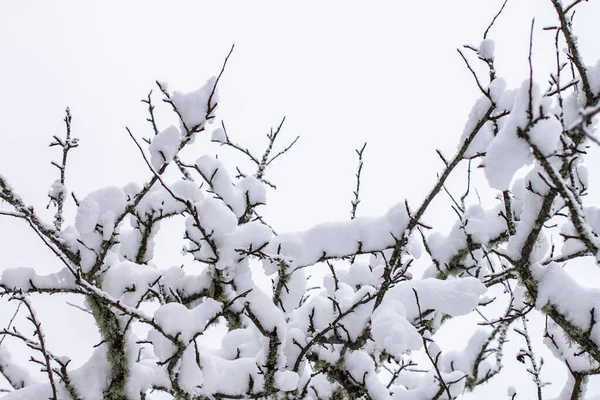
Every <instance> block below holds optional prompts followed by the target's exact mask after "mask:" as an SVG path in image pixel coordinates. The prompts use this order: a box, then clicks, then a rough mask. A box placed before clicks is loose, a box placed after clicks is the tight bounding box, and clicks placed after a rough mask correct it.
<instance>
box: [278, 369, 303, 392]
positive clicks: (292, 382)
mask: <svg viewBox="0 0 600 400" xmlns="http://www.w3.org/2000/svg"><path fill="white" fill-rule="evenodd" d="M298 380H299V376H298V374H297V373H296V372H293V371H275V384H276V385H277V387H278V388H279V389H281V390H283V391H284V392H290V391H292V390H296V389H297V388H298Z"/></svg>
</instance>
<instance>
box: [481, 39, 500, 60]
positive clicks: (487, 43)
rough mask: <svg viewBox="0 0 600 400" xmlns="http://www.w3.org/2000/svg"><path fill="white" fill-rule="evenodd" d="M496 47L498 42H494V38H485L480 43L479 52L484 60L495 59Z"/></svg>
mask: <svg viewBox="0 0 600 400" xmlns="http://www.w3.org/2000/svg"><path fill="white" fill-rule="evenodd" d="M495 49H496V43H494V41H493V40H492V39H483V40H482V41H481V44H480V45H479V51H478V52H477V54H478V55H479V57H481V58H483V59H484V60H493V59H494V50H495Z"/></svg>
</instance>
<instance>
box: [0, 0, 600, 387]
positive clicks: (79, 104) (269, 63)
mask: <svg viewBox="0 0 600 400" xmlns="http://www.w3.org/2000/svg"><path fill="white" fill-rule="evenodd" d="M501 4H502V1H501V0H493V1H492V0H485V1H484V0H456V1H448V0H431V1H403V2H400V1H369V2H366V1H365V2H353V1H302V2H283V1H280V2H274V1H273V2H257V1H253V2H226V1H214V2H206V1H162V2H156V1H102V2H91V1H75V0H73V1H42V0H39V1H27V0H2V1H1V2H0V54H1V58H0V60H1V61H0V90H1V92H0V93H1V94H2V95H1V96H0V139H1V140H0V173H1V174H3V175H5V176H6V177H7V178H8V179H9V181H10V182H12V184H13V185H14V187H15V188H16V189H17V190H18V192H19V193H21V194H22V195H23V196H24V198H25V200H26V201H27V202H28V203H29V204H33V205H35V206H36V208H37V209H39V210H40V211H42V210H43V209H44V208H45V206H46V204H47V198H46V197H45V196H46V192H47V191H48V189H49V187H50V184H51V183H52V181H53V180H54V179H56V176H57V174H56V171H55V170H54V169H53V168H51V167H50V164H49V160H50V159H52V158H54V159H57V158H58V152H57V151H56V150H55V149H51V148H48V144H49V142H50V140H51V136H52V135H53V134H62V132H63V122H62V118H63V116H64V109H65V107H66V106H70V107H71V110H72V114H73V130H74V134H75V135H76V136H77V137H79V138H80V140H81V146H80V148H79V149H77V150H75V151H73V152H72V154H71V156H72V157H71V158H70V160H69V163H70V169H69V173H68V177H67V185H68V187H69V188H70V189H71V190H73V191H75V193H77V195H78V196H79V197H83V196H85V195H86V194H87V193H89V192H90V191H92V190H95V189H97V188H99V187H103V186H107V185H119V186H122V185H124V184H126V183H128V182H130V181H134V180H136V181H138V182H140V181H142V180H144V179H147V178H148V176H149V172H148V171H147V169H146V167H145V165H144V162H143V160H142V159H141V157H140V156H139V153H138V152H137V150H136V149H135V147H134V144H133V143H132V142H131V140H130V139H129V137H128V136H127V134H126V131H125V126H129V127H131V129H132V130H133V132H134V133H135V134H136V135H137V136H138V137H142V136H146V137H149V136H150V135H151V131H150V129H149V128H150V127H149V125H148V124H147V122H146V121H145V118H146V109H145V106H144V104H142V103H141V102H140V100H141V99H143V98H145V97H146V96H147V94H148V92H149V91H150V90H151V89H154V92H155V93H154V94H155V96H154V100H155V102H156V103H157V104H159V103H160V102H159V99H160V98H159V96H158V90H157V88H156V87H155V85H154V81H155V80H156V79H159V80H161V81H165V82H168V83H169V84H170V88H171V89H175V90H183V91H189V90H194V89H196V88H198V87H199V86H201V85H202V84H203V83H204V82H205V81H206V79H207V78H208V77H210V76H212V75H215V74H217V73H218V71H219V69H220V67H221V64H222V62H223V59H224V57H225V55H226V54H227V52H228V51H229V48H230V47H231V45H232V44H235V46H236V48H235V51H234V53H233V55H232V57H231V59H230V63H229V65H228V68H227V70H226V72H225V75H224V77H223V80H222V84H221V85H220V94H221V101H220V109H219V112H218V119H219V121H220V120H221V119H223V120H224V121H225V124H226V126H227V128H228V132H229V134H230V135H231V136H232V139H234V140H236V141H238V142H240V143H243V144H244V145H246V146H248V147H250V148H251V149H255V150H257V151H258V150H261V149H262V148H263V146H264V144H265V138H264V134H265V133H266V132H268V130H269V128H270V127H271V126H275V125H277V124H278V123H279V122H280V120H281V118H282V117H284V116H286V117H287V120H286V123H285V125H284V129H283V133H282V137H281V139H280V140H281V141H282V142H281V144H282V145H283V144H287V142H289V141H291V140H293V139H294V138H295V137H296V136H297V135H300V136H301V138H300V141H299V142H298V144H297V146H296V147H295V148H294V149H293V150H292V151H291V152H290V153H289V154H288V155H287V156H286V157H283V158H281V159H280V160H279V161H278V162H277V163H275V164H273V165H272V168H273V169H272V170H268V171H267V178H268V179H270V180H271V181H272V182H273V183H275V184H276V185H277V186H278V190H277V191H276V192H270V193H269V206H268V207H267V211H265V214H266V216H267V217H268V218H269V220H270V222H271V223H272V224H273V225H274V226H275V227H276V229H278V230H280V231H286V230H296V229H304V228H308V227H310V226H311V225H313V224H315V223H317V222H319V221H326V220H343V219H346V218H348V216H349V212H350V200H351V196H352V190H353V187H354V184H355V181H354V174H355V166H356V157H355V156H356V155H355V153H354V149H355V148H358V147H361V146H362V143H363V142H365V141H367V142H368V146H367V149H366V152H365V167H364V175H363V182H362V190H363V192H362V196H361V197H362V200H363V202H362V203H361V205H360V207H359V214H362V215H379V214H381V213H384V212H385V211H386V210H387V209H388V208H389V207H390V206H392V205H393V204H395V203H398V202H402V201H404V199H405V198H407V199H408V200H409V202H410V204H411V205H412V206H413V207H417V206H418V203H419V202H420V201H421V199H422V198H423V197H424V195H425V193H426V192H427V191H428V190H429V188H430V186H431V184H432V183H433V182H434V180H435V178H436V173H437V172H439V171H440V168H441V163H440V161H439V159H438V158H437V155H436V154H435V149H436V148H440V149H442V151H443V152H444V153H445V154H447V155H448V156H450V155H451V154H452V152H453V151H454V150H455V148H456V145H457V142H458V139H459V138H460V135H461V133H462V129H463V126H464V123H465V121H466V118H467V115H468V112H469V110H470V107H471V106H472V104H473V102H474V101H475V99H476V97H477V96H478V93H477V89H476V86H475V85H474V83H473V80H472V77H471V75H470V73H469V72H468V70H467V69H466V68H465V66H464V63H463V62H462V60H461V58H460V56H459V55H458V53H457V52H456V48H457V47H460V46H461V45H463V44H466V43H469V44H474V45H477V44H478V43H479V42H480V40H481V38H482V35H483V32H484V30H485V28H486V27H487V25H488V24H489V21H490V20H491V18H492V16H493V15H494V14H495V13H496V11H497V10H498V9H499V7H500V5H501ZM599 15H600V2H598V1H592V2H589V3H587V4H584V5H582V6H581V12H579V13H578V15H577V17H576V19H575V26H576V29H577V32H578V34H579V36H580V37H579V40H580V44H581V49H582V51H583V54H584V57H585V61H586V63H588V64H592V63H595V61H596V60H598V59H599V58H600V47H599V46H597V44H595V43H594V41H595V40H597V38H598V37H599V36H600V28H598V23H597V20H598V19H597V18H598V16H599ZM534 16H535V17H536V26H537V28H538V29H536V32H535V52H534V55H535V57H534V62H535V71H536V76H537V78H538V79H539V80H540V83H542V87H545V83H546V78H545V77H546V76H547V75H546V73H547V71H549V70H550V69H551V68H552V67H553V65H554V64H552V62H553V39H552V37H553V34H552V33H549V32H543V31H542V30H541V27H543V26H545V25H550V24H552V23H554V20H555V19H554V14H553V10H552V7H551V3H550V1H549V0H509V3H508V5H507V8H506V10H505V13H504V14H503V15H502V16H501V18H500V19H499V20H498V22H497V25H496V26H495V27H494V28H493V29H492V31H491V33H490V37H491V38H493V39H495V40H496V49H497V50H496V56H497V62H496V65H497V70H498V74H499V76H502V77H505V78H506V79H507V81H508V85H509V86H510V87H514V86H517V85H519V84H520V83H521V81H522V80H523V79H525V78H526V77H527V68H528V67H527V48H528V37H529V27H530V23H531V19H532V18H533V17H534ZM471 58H472V59H473V61H474V62H476V59H475V58H474V57H471ZM481 71H484V70H481ZM158 117H159V121H158V122H159V125H160V126H161V127H162V128H165V127H167V126H168V125H169V124H171V123H174V119H173V117H172V116H171V115H170V114H169V113H168V112H167V109H166V108H162V109H161V111H159V113H158ZM215 150H216V148H215V146H214V145H213V144H209V143H208V141H207V140H199V141H198V142H197V143H196V144H195V145H194V146H193V148H192V150H191V151H188V152H187V153H186V154H185V155H186V156H187V158H186V157H184V158H186V159H187V160H188V161H193V160H195V158H196V157H197V156H198V155H200V154H202V153H203V152H206V151H208V152H213V153H214V152H215ZM221 154H222V155H221V157H226V155H231V156H232V157H233V154H232V153H231V152H224V153H221ZM225 159H226V158H225ZM233 160H235V163H233V164H232V165H237V164H236V163H238V164H239V163H241V161H239V159H238V158H233ZM239 165H242V166H246V167H248V165H245V164H243V163H242V164H239ZM248 172H252V170H250V169H248ZM590 175H591V178H592V179H593V178H594V176H595V175H594V173H593V172H592V173H591V174H590ZM460 179H461V176H460V175H459V176H457V178H456V179H454V180H453V182H460ZM592 195H596V194H595V193H594V192H592ZM440 204H445V203H443V202H441V203H440ZM48 215H49V214H48ZM71 215H72V214H71ZM444 215H446V217H445V216H444ZM448 215H450V217H447V216H448ZM429 218H430V221H435V222H436V223H438V222H439V223H441V224H442V226H444V229H447V227H448V226H449V224H450V223H451V222H452V221H453V220H452V216H451V214H448V209H447V208H445V207H436V208H434V211H433V212H432V213H431V214H430V216H429ZM0 227H2V228H0V254H1V255H2V256H1V258H0V260H1V261H0V269H2V268H6V267H14V266H32V267H37V268H41V269H42V270H44V269H45V268H48V271H50V270H51V269H52V268H54V267H53V266H52V265H45V264H44V265H43V266H42V265H40V263H41V260H45V258H44V256H45V255H46V254H44V253H43V251H44V249H43V248H37V247H35V251H32V250H31V248H30V247H27V246H25V245H24V244H23V242H22V240H21V239H18V238H23V237H24V238H27V239H33V236H32V235H31V233H29V232H28V231H27V229H26V227H24V226H22V225H20V224H17V223H15V221H6V220H1V221H0ZM7 227H10V229H8V228H7ZM27 250H29V251H27ZM52 306H53V307H54V306H55V305H52ZM2 314H3V312H2V311H0V319H3V315H2ZM5 314H6V313H5ZM4 317H5V315H4ZM59 318H60V317H59ZM69 318H71V317H69ZM73 318H84V317H73ZM69 321H71V320H69ZM58 346H59V350H63V348H60V346H61V345H58ZM62 346H63V347H64V350H67V349H69V343H63V345H62ZM57 352H59V353H60V351H57ZM522 375H523V374H522ZM525 378H526V379H528V378H527V377H525ZM556 389H559V388H558V387H557V388H556Z"/></svg>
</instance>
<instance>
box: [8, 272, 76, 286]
mask: <svg viewBox="0 0 600 400" xmlns="http://www.w3.org/2000/svg"><path fill="white" fill-rule="evenodd" d="M0 283H2V284H3V285H5V286H6V287H8V288H11V289H16V290H21V291H23V292H27V291H29V290H30V289H31V288H32V285H33V287H35V288H38V289H46V288H48V289H50V288H54V289H69V288H74V287H75V286H76V285H75V278H74V276H73V273H72V272H71V271H69V269H68V268H66V267H65V268H63V269H61V270H60V271H58V272H55V273H52V274H48V275H38V274H37V272H36V271H35V270H34V269H33V268H28V267H18V268H6V269H5V270H3V271H2V274H1V275H0Z"/></svg>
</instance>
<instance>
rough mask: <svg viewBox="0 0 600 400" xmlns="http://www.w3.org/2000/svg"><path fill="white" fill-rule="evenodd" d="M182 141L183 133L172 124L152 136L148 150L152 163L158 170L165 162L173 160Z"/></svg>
mask: <svg viewBox="0 0 600 400" xmlns="http://www.w3.org/2000/svg"><path fill="white" fill-rule="evenodd" d="M180 142H181V134H180V133H179V130H178V129H177V128H176V127H175V126H170V127H168V128H167V129H165V130H164V131H162V132H160V133H159V134H158V135H156V136H154V137H153V138H152V141H151V142H150V146H149V147H148V150H149V151H150V163H151V164H152V167H153V168H154V169H155V170H156V171H158V170H159V169H160V168H161V167H162V166H163V165H164V164H168V163H170V162H171V161H173V157H175V155H176V154H177V151H178V150H179V146H180Z"/></svg>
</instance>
